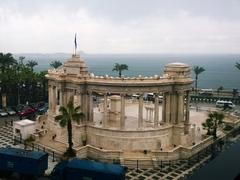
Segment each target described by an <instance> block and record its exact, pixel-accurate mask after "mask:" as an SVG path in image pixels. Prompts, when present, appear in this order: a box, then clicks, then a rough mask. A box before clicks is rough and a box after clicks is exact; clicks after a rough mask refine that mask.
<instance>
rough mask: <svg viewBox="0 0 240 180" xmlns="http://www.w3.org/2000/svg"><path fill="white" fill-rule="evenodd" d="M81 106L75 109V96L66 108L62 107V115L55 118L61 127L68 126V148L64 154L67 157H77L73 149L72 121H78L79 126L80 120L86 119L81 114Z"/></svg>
mask: <svg viewBox="0 0 240 180" xmlns="http://www.w3.org/2000/svg"><path fill="white" fill-rule="evenodd" d="M79 110H80V106H77V107H76V108H74V103H73V96H71V97H70V100H69V102H68V104H67V106H66V107H63V106H61V107H60V108H59V111H60V112H61V115H58V116H56V117H55V120H56V121H58V122H59V124H60V126H61V127H65V126H67V132H68V148H67V150H66V152H65V153H64V155H65V156H67V157H75V156H76V152H75V151H74V149H73V142H72V121H76V122H77V123H78V124H79V123H80V119H82V118H83V117H84V114H83V113H82V112H79Z"/></svg>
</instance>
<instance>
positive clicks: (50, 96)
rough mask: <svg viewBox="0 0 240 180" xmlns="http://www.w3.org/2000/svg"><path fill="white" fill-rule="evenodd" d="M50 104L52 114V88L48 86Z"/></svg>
mask: <svg viewBox="0 0 240 180" xmlns="http://www.w3.org/2000/svg"><path fill="white" fill-rule="evenodd" d="M48 104H49V107H48V108H49V110H50V111H51V112H52V107H53V106H52V86H51V85H49V86H48Z"/></svg>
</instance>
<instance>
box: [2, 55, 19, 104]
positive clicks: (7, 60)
mask: <svg viewBox="0 0 240 180" xmlns="http://www.w3.org/2000/svg"><path fill="white" fill-rule="evenodd" d="M16 63H17V61H16V60H15V59H14V58H13V56H12V54H11V53H7V54H3V53H0V86H1V87H0V88H1V95H2V106H3V107H6V106H7V95H6V94H7V90H8V89H9V84H10V81H9V78H10V77H11V74H10V70H11V69H12V67H13V66H14V65H15V64H16Z"/></svg>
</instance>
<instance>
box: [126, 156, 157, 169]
mask: <svg viewBox="0 0 240 180" xmlns="http://www.w3.org/2000/svg"><path fill="white" fill-rule="evenodd" d="M123 163H124V166H127V167H128V168H130V169H135V168H140V169H148V168H153V161H152V159H149V158H147V159H124V162H123Z"/></svg>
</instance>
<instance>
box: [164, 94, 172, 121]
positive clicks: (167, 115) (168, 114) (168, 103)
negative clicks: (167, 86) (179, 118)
mask: <svg viewBox="0 0 240 180" xmlns="http://www.w3.org/2000/svg"><path fill="white" fill-rule="evenodd" d="M165 107H166V108H165V110H166V111H165V120H166V123H171V122H170V120H171V96H170V93H169V92H168V93H166V105H165Z"/></svg>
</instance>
